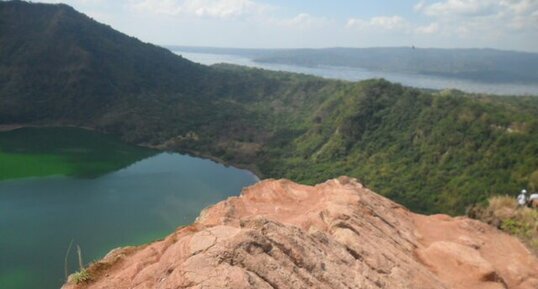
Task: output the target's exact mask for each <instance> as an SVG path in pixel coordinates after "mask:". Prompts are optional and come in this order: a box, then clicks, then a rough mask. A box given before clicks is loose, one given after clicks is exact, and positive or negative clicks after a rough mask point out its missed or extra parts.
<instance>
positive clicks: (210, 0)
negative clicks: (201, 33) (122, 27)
mask: <svg viewBox="0 0 538 289" xmlns="http://www.w3.org/2000/svg"><path fill="white" fill-rule="evenodd" d="M131 5H132V7H133V8H134V9H136V10H138V11H144V12H151V13H155V14H164V15H180V14H186V15H195V16H200V17H213V18H223V19H224V18H236V17H241V16H248V15H255V14H261V13H263V12H265V11H267V10H270V9H271V6H268V5H265V4H259V3H256V2H255V1H252V0H131Z"/></svg>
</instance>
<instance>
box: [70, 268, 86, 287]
mask: <svg viewBox="0 0 538 289" xmlns="http://www.w3.org/2000/svg"><path fill="white" fill-rule="evenodd" d="M71 278H72V280H73V282H75V284H80V283H85V282H88V281H90V280H91V275H90V273H89V272H88V270H86V269H82V270H80V271H78V272H75V273H73V274H72V275H71Z"/></svg>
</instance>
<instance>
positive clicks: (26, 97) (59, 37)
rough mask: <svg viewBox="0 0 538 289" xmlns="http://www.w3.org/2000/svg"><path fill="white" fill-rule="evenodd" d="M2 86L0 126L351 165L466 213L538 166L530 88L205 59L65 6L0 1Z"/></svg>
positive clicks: (390, 191) (410, 198)
mask: <svg viewBox="0 0 538 289" xmlns="http://www.w3.org/2000/svg"><path fill="white" fill-rule="evenodd" d="M22 19H24V20H22ZM0 84H1V85H0V124H2V123H4V124H6V123H30V124H47V125H51V124H53V125H54V124H56V125H65V124H69V125H75V126H87V127H92V128H95V129H97V130H99V131H102V132H107V133H111V134H115V135H118V136H120V137H121V138H122V139H123V140H125V141H129V142H132V143H137V144H150V145H155V146H158V147H160V148H164V149H174V150H178V151H183V152H192V153H196V154H201V155H205V156H210V157H214V158H219V159H221V160H223V161H225V162H227V163H231V164H235V165H239V166H243V167H248V168H251V169H252V170H254V171H255V172H256V173H257V174H259V175H260V176H261V177H287V178H291V179H293V180H295V181H299V182H304V183H317V182H320V181H324V180H326V179H328V178H333V177H337V176H339V175H350V176H353V177H357V178H358V179H359V180H361V181H362V182H363V183H365V184H366V185H367V186H369V187H371V188H372V189H374V190H375V191H377V192H380V193H382V194H385V195H387V196H389V197H391V198H393V199H395V200H397V201H399V202H401V203H403V204H405V205H407V206H409V207H410V208H411V209H414V210H417V211H422V212H440V211H442V212H448V213H461V212H462V211H463V210H464V209H465V207H466V206H467V205H469V204H472V203H475V202H480V201H482V200H484V199H486V198H487V197H488V196H490V195H491V194H495V193H509V192H515V191H517V190H518V189H520V187H522V186H524V185H525V184H526V183H527V179H528V177H529V176H530V175H531V174H532V173H533V172H535V171H537V170H538V117H537V115H538V98H536V97H517V98H515V97H494V96H485V95H469V94H464V93H462V92H459V91H441V92H431V91H423V90H418V89H412V88H407V87H402V86H400V85H397V84H391V83H389V82H387V81H384V80H371V81H364V82H359V83H351V82H343V81H334V80H325V79H321V78H317V77H312V76H306V75H299V74H291V73H281V72H268V71H264V70H260V69H248V68H243V67H238V66H232V65H217V66H212V67H206V66H202V65H197V64H194V63H191V62H189V61H187V60H185V59H183V58H181V57H179V56H175V55H174V54H172V53H171V52H169V51H167V50H165V49H162V48H158V47H155V46H152V45H150V44H144V43H141V42H140V41H138V40H136V39H134V38H130V37H127V36H125V35H122V34H120V33H119V32H116V31H114V30H112V29H111V28H109V27H107V26H105V25H102V24H98V23H96V22H94V21H93V20H91V19H90V18H88V17H86V16H84V15H82V14H79V13H78V12H76V11H74V10H73V9H71V8H69V7H68V6H65V5H44V4H28V3H24V2H0Z"/></svg>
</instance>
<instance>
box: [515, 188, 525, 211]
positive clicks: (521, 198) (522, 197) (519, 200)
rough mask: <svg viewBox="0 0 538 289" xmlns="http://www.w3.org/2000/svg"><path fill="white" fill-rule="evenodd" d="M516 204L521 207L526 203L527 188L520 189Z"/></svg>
mask: <svg viewBox="0 0 538 289" xmlns="http://www.w3.org/2000/svg"><path fill="white" fill-rule="evenodd" d="M517 204H518V205H519V206H521V207H523V206H525V205H526V204H527V190H525V189H523V190H521V194H519V196H517Z"/></svg>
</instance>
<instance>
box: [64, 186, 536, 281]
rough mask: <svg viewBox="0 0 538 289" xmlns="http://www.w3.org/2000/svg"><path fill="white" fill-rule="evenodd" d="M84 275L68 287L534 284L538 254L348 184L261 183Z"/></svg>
mask: <svg viewBox="0 0 538 289" xmlns="http://www.w3.org/2000/svg"><path fill="white" fill-rule="evenodd" d="M88 273H89V274H90V276H91V280H90V281H89V282H85V283H80V284H75V282H74V280H73V278H70V279H71V280H70V281H69V282H68V283H66V284H65V285H64V286H63V287H62V288H63V289H75V288H100V289H105V288H110V289H112V288H114V289H122V288H125V289H127V288H132V289H143V288H162V289H176V288H200V289H201V288H234V289H240V288H273V289H283V288H364V289H370V288H371V289H378V288H391V289H397V288H402V289H403V288H413V289H426V288H443V289H444V288H446V289H460V288H461V289H464V288H473V289H482V288H483V289H497V288H499V289H501V288H514V289H516V288H517V289H536V288H538V259H537V258H536V257H535V256H534V255H533V254H532V253H531V252H530V251H529V250H528V249H527V248H526V247H525V246H524V245H522V243H521V242H520V241H519V240H517V239H516V238H514V237H511V236H509V235H507V234H505V233H502V232H500V231H498V230H497V229H495V228H493V227H491V226H489V225H486V224H484V223H481V222H479V221H475V220H471V219H468V218H464V217H457V218H452V217H449V216H446V215H433V216H425V215H419V214H415V213H412V212H410V211H409V210H407V209H406V208H404V207H402V206H401V205H399V204H396V203H394V202H392V201H390V200H388V199H386V198H384V197H382V196H380V195H377V194H375V193H374V192H372V191H370V190H368V189H367V188H365V187H363V186H362V185H361V184H360V183H358V182H357V181H356V180H354V179H350V178H347V177H341V178H338V179H333V180H329V181H327V182H325V183H323V184H319V185H316V186H304V185H299V184H296V183H293V182H291V181H288V180H265V181H262V182H259V183H258V184H256V185H253V186H251V187H248V188H246V189H244V190H243V192H242V194H241V196H239V197H232V198H229V199H228V200H225V201H222V202H220V203H218V204H216V205H214V206H212V207H210V208H208V209H206V210H204V211H203V212H202V213H201V215H200V217H199V218H198V219H197V220H196V222H195V223H194V224H192V225H190V226H187V227H182V228H179V229H178V230H177V231H176V232H174V233H172V234H171V235H169V236H168V237H166V238H165V239H163V240H160V241H156V242H153V243H151V244H148V245H144V246H139V247H126V248H120V249H116V250H113V251H111V252H110V253H109V254H108V255H107V256H105V257H104V258H103V259H102V260H100V261H98V262H96V263H94V264H92V265H91V266H90V267H89V268H88Z"/></svg>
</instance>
